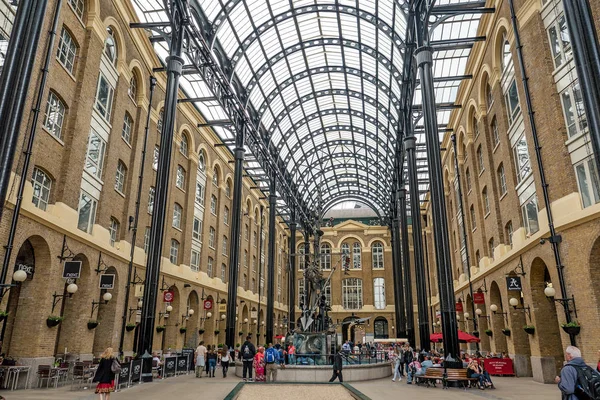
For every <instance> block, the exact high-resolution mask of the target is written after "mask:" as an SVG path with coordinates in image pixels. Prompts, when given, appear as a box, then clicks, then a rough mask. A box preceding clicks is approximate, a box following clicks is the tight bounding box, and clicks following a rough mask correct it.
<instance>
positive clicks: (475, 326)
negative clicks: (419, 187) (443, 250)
mask: <svg viewBox="0 0 600 400" xmlns="http://www.w3.org/2000/svg"><path fill="white" fill-rule="evenodd" d="M450 139H451V140H452V148H453V149H454V170H455V171H456V178H455V179H456V193H457V195H458V202H457V203H458V212H459V213H460V223H461V225H462V229H461V232H460V234H461V236H462V238H461V239H462V241H463V242H464V243H463V246H464V248H465V262H466V263H467V279H469V293H470V294H471V315H472V318H473V330H474V331H476V332H477V331H478V329H479V328H478V322H477V315H475V299H474V298H473V282H471V261H470V258H469V246H468V242H467V225H466V221H465V211H464V207H463V196H462V185H461V182H460V168H459V165H458V152H457V149H456V135H455V134H452V136H450ZM475 345H476V346H477V350H479V343H476V344H475Z"/></svg>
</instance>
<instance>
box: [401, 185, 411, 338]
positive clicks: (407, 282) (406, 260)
mask: <svg viewBox="0 0 600 400" xmlns="http://www.w3.org/2000/svg"><path fill="white" fill-rule="evenodd" d="M411 201H414V200H413V199H411ZM398 208H399V209H400V210H399V217H400V220H399V221H398V222H399V224H400V233H401V235H400V236H401V243H402V246H401V247H400V249H401V251H400V253H401V255H402V257H401V260H402V267H403V268H404V299H405V300H404V302H405V307H406V337H407V338H408V341H409V342H410V344H411V345H412V346H414V345H415V311H414V303H413V296H412V278H411V273H410V245H409V243H408V216H407V215H406V189H400V190H398Z"/></svg>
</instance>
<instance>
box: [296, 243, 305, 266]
mask: <svg viewBox="0 0 600 400" xmlns="http://www.w3.org/2000/svg"><path fill="white" fill-rule="evenodd" d="M305 254H306V253H305V252H304V243H300V246H299V247H298V269H299V270H300V271H304V268H306V258H305V257H304V255H305Z"/></svg>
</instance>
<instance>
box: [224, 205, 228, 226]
mask: <svg viewBox="0 0 600 400" xmlns="http://www.w3.org/2000/svg"><path fill="white" fill-rule="evenodd" d="M223 223H225V225H229V207H227V206H225V207H224V208H223Z"/></svg>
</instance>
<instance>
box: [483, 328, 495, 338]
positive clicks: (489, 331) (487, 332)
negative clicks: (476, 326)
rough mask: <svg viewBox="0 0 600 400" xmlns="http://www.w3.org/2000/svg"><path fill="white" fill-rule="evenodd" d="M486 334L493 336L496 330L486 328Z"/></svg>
mask: <svg viewBox="0 0 600 400" xmlns="http://www.w3.org/2000/svg"><path fill="white" fill-rule="evenodd" d="M485 334H486V335H488V336H490V337H492V336H493V335H494V332H493V331H492V330H491V329H486V330H485Z"/></svg>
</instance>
